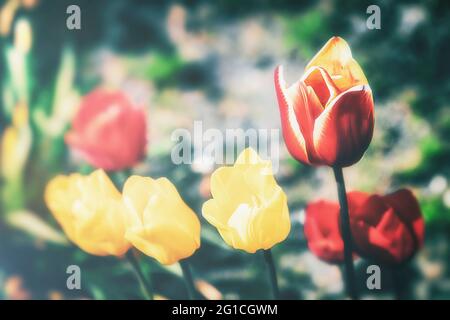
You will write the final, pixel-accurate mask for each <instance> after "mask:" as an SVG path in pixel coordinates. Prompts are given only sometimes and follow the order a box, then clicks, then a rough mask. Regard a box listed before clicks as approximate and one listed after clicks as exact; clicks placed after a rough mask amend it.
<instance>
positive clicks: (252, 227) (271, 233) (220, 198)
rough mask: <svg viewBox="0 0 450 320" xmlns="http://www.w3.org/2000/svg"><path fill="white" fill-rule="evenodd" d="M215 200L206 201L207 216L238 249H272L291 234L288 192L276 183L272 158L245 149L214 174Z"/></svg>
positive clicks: (204, 205)
mask: <svg viewBox="0 0 450 320" xmlns="http://www.w3.org/2000/svg"><path fill="white" fill-rule="evenodd" d="M211 194H212V196H213V198H212V199H210V200H208V201H207V202H205V203H204V204H203V210H202V211H203V217H204V218H205V219H206V220H207V221H208V222H209V223H211V224H212V225H213V226H215V227H216V228H217V230H218V231H219V233H220V235H221V236H222V238H223V239H224V240H225V242H226V243H227V244H228V245H230V246H232V247H233V248H235V249H242V250H245V251H247V252H249V253H255V252H256V251H257V250H259V249H264V250H268V249H270V248H271V247H273V246H274V245H275V244H277V243H279V242H281V241H283V240H284V239H286V237H287V236H288V234H289V231H290V228H291V223H290V218H289V210H288V206H287V198H286V194H285V193H284V192H283V190H282V189H281V187H280V186H279V185H278V184H277V183H276V181H275V179H274V177H273V174H272V164H271V162H270V161H263V160H262V159H261V158H259V156H258V154H257V153H256V152H255V151H254V150H253V149H251V148H248V149H245V150H244V151H243V152H242V153H241V154H240V155H239V157H238V159H237V160H236V163H235V164H234V166H232V167H221V168H219V169H217V170H216V171H215V172H214V173H213V174H212V176H211Z"/></svg>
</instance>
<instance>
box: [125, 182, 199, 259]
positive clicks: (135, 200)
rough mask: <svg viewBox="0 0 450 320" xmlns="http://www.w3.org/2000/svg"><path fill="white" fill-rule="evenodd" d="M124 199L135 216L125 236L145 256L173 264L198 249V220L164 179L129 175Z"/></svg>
mask: <svg viewBox="0 0 450 320" xmlns="http://www.w3.org/2000/svg"><path fill="white" fill-rule="evenodd" d="M123 200H124V203H125V205H126V208H127V209H128V212H129V214H130V215H132V216H134V218H131V219H129V221H130V225H129V226H128V228H127V231H126V235H125V238H126V239H128V240H129V241H130V242H131V244H132V245H134V246H135V247H136V248H138V249H139V250H141V251H142V252H144V253H145V254H146V255H149V256H151V257H154V258H155V259H157V260H158V261H159V262H161V263H162V264H172V263H175V262H177V261H179V260H180V259H184V258H187V257H189V256H190V255H192V254H193V253H194V252H195V250H197V249H198V248H199V246H200V222H199V220H198V218H197V216H196V214H195V213H194V212H193V211H192V210H191V208H189V207H188V206H187V205H186V203H185V202H184V201H183V199H182V198H181V196H180V195H179V193H178V191H177V189H176V187H175V186H174V185H173V184H172V183H171V182H170V181H169V180H168V179H167V178H159V179H152V178H147V177H140V176H132V177H130V178H129V179H128V180H127V182H126V183H125V186H124V192H123ZM136 216H138V218H137V219H136Z"/></svg>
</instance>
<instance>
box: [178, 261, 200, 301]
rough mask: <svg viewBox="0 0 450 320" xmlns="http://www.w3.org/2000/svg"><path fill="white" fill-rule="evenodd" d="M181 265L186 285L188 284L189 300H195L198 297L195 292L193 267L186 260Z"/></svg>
mask: <svg viewBox="0 0 450 320" xmlns="http://www.w3.org/2000/svg"><path fill="white" fill-rule="evenodd" d="M179 263H180V267H181V270H182V271H183V278H184V283H185V284H186V289H187V291H188V295H189V300H194V299H195V297H196V295H197V294H196V293H197V291H196V290H195V285H194V277H193V276H192V271H191V266H190V264H189V262H188V261H186V260H182V261H180V262H179Z"/></svg>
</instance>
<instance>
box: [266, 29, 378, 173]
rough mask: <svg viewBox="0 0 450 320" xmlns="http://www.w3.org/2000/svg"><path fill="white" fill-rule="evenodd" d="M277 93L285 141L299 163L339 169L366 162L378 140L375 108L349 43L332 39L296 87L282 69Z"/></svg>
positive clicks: (307, 68)
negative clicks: (369, 149) (373, 141)
mask: <svg viewBox="0 0 450 320" xmlns="http://www.w3.org/2000/svg"><path fill="white" fill-rule="evenodd" d="M275 89H276V93H277V98H278V105H279V109H280V114H281V123H282V128H283V135H284V140H285V143H286V146H287V148H288V150H289V152H290V153H291V154H292V156H293V157H294V158H296V159H297V160H298V161H300V162H302V163H305V164H308V165H328V166H339V167H346V166H350V165H352V164H354V163H356V162H357V161H359V159H361V157H362V156H363V154H364V152H365V151H366V149H367V147H368V146H369V144H370V141H371V139H372V134H373V127H374V115H373V113H374V111H373V109H374V104H373V97H372V91H371V90H370V87H369V85H368V82H367V79H366V77H365V75H364V73H363V71H362V70H361V68H360V66H359V65H358V63H357V62H356V61H355V60H354V59H353V57H352V53H351V51H350V47H349V46H348V44H347V43H346V42H345V40H343V39H342V38H339V37H333V38H331V39H330V40H329V41H328V42H327V43H326V44H325V46H324V47H323V48H322V49H321V50H320V51H319V52H318V53H317V54H316V56H315V57H314V58H313V59H312V60H311V61H310V62H309V64H308V65H307V66H306V69H305V74H304V75H303V77H302V78H301V79H300V80H298V81H297V82H295V83H294V84H293V85H291V86H290V87H287V86H286V84H285V81H284V77H283V69H282V67H281V66H279V67H278V68H277V69H276V70H275Z"/></svg>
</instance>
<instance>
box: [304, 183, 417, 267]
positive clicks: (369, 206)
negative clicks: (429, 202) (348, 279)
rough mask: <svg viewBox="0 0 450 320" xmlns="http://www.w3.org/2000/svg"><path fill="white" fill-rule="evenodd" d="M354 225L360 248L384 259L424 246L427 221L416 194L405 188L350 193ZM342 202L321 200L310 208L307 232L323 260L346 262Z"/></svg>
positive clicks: (396, 259)
mask: <svg viewBox="0 0 450 320" xmlns="http://www.w3.org/2000/svg"><path fill="white" fill-rule="evenodd" d="M347 198H348V206H349V215H350V226H351V231H352V235H353V242H354V245H355V248H354V249H355V250H356V252H357V253H358V254H359V255H361V256H364V257H367V258H370V259H373V260H375V261H378V262H381V263H388V264H397V263H401V262H404V261H406V260H408V259H410V258H411V257H412V256H413V255H414V253H415V252H416V251H417V250H418V249H419V248H420V247H421V246H422V244H423V241H424V232H425V225H424V220H423V217H422V214H421V211H420V207H419V204H418V202H417V200H416V198H415V197H414V195H413V194H412V193H411V192H410V191H409V190H405V189H401V190H399V191H396V192H394V193H391V194H388V195H385V196H380V195H376V194H374V195H370V194H367V193H363V192H358V191H355V192H349V193H347ZM338 217H339V204H338V203H335V202H329V201H323V200H320V201H317V202H313V203H311V204H309V205H308V206H307V208H306V219H305V236H306V239H307V240H308V246H309V248H310V250H311V251H312V252H313V253H314V254H315V255H317V256H318V257H319V258H321V259H322V260H325V261H328V262H342V260H343V242H342V237H341V231H340V227H339V220H338Z"/></svg>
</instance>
